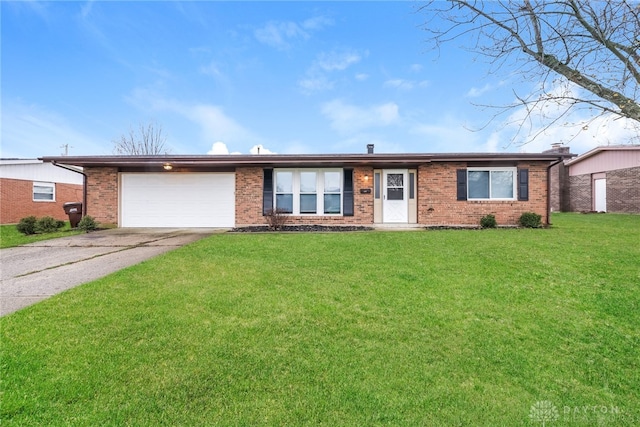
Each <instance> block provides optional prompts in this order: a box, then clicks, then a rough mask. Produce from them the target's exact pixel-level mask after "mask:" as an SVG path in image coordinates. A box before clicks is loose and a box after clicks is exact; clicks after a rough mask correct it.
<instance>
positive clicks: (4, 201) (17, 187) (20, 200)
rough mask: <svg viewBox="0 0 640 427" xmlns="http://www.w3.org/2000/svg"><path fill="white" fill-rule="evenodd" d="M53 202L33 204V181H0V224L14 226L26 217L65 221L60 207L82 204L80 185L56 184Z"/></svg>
mask: <svg viewBox="0 0 640 427" xmlns="http://www.w3.org/2000/svg"><path fill="white" fill-rule="evenodd" d="M55 191H56V194H55V199H56V200H55V202H44V201H43V202H34V201H33V181H27V180H22V179H9V178H2V179H0V193H1V196H0V223H1V224H15V223H17V222H18V221H20V219H22V218H24V217H27V216H31V215H33V216H36V217H38V218H40V217H43V216H52V217H54V218H55V219H61V220H67V219H69V217H68V216H67V214H66V213H64V209H63V208H62V205H64V204H65V203H67V202H82V185H77V184H61V183H56V190H55Z"/></svg>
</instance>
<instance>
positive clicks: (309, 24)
mask: <svg viewBox="0 0 640 427" xmlns="http://www.w3.org/2000/svg"><path fill="white" fill-rule="evenodd" d="M331 25H333V19H331V18H327V17H326V16H316V17H313V18H309V19H306V20H304V21H303V22H302V28H304V29H305V30H310V31H311V30H313V31H317V30H322V29H323V28H325V27H329V26H331Z"/></svg>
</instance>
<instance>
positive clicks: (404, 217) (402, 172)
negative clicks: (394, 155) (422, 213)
mask: <svg viewBox="0 0 640 427" xmlns="http://www.w3.org/2000/svg"><path fill="white" fill-rule="evenodd" d="M407 176H408V171H407V170H406V169H389V170H385V171H383V173H382V194H383V195H382V221H383V222H398V223H403V222H409V202H408V200H407V199H408V197H407V194H408V191H407V187H408V184H409V182H408V181H409V180H408V179H407Z"/></svg>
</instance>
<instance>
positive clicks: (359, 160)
mask: <svg viewBox="0 0 640 427" xmlns="http://www.w3.org/2000/svg"><path fill="white" fill-rule="evenodd" d="M571 156H573V155H572V154H562V153H406V154H242V155H237V154H225V155H158V156H55V157H41V158H40V160H42V161H44V162H49V163H60V164H66V165H75V166H82V167H116V166H118V167H141V166H162V165H164V164H165V163H171V164H172V165H176V166H183V167H197V166H208V167H233V166H294V165H299V166H317V165H344V166H375V165H405V164H406V165H411V164H422V163H429V162H465V161H485V162H488V161H517V160H539V161H553V160H558V159H564V158H569V157H571Z"/></svg>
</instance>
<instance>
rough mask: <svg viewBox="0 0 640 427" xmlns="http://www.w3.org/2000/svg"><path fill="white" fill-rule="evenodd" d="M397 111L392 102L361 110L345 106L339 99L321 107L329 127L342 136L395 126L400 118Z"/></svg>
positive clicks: (360, 108)
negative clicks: (364, 130) (329, 124)
mask: <svg viewBox="0 0 640 427" xmlns="http://www.w3.org/2000/svg"><path fill="white" fill-rule="evenodd" d="M398 110H399V108H398V105H397V104H396V103H394V102H388V103H386V104H380V105H372V106H369V107H366V108H362V107H358V106H355V105H349V104H345V103H344V102H343V101H341V100H339V99H336V100H333V101H330V102H327V103H325V104H324V105H323V106H322V114H323V115H324V116H325V117H327V118H328V119H329V121H330V122H331V127H332V128H333V129H335V130H336V131H338V132H340V133H343V134H351V133H356V132H359V131H361V130H363V129H367V128H374V127H384V126H389V125H392V124H395V123H397V122H398V121H399V117H400V115H399V111H398Z"/></svg>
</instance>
